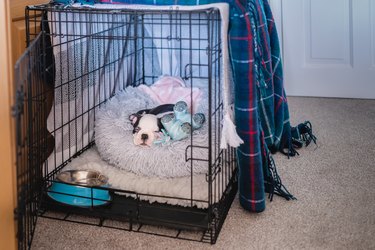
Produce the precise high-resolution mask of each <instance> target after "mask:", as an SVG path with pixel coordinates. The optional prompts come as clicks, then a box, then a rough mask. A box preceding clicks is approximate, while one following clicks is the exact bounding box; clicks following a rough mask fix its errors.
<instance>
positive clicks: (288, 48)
mask: <svg viewBox="0 0 375 250" xmlns="http://www.w3.org/2000/svg"><path fill="white" fill-rule="evenodd" d="M281 10H282V13H281V14H282V20H281V21H282V30H283V34H282V38H283V53H284V79H285V89H286V93H287V94H288V95H296V96H322V97H349V98H375V0H329V1H327V0H298V1H296V0H283V1H282V7H281Z"/></svg>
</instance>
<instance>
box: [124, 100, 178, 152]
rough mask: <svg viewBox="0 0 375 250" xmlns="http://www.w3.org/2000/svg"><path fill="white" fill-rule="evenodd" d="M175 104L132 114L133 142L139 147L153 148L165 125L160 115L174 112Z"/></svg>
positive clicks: (130, 118)
mask: <svg viewBox="0 0 375 250" xmlns="http://www.w3.org/2000/svg"><path fill="white" fill-rule="evenodd" d="M174 106H175V105H174V104H163V105H160V106H157V107H155V108H153V109H144V110H140V111H138V112H137V113H134V114H131V115H130V116H129V120H130V122H131V124H132V125H133V128H134V129H133V142H134V144H135V145H139V146H149V147H150V146H152V143H153V142H154V140H155V139H157V138H158V136H159V134H160V131H161V129H162V128H163V125H162V124H161V121H160V119H161V118H160V117H161V116H160V115H161V114H163V115H164V114H166V113H169V112H173V107H174Z"/></svg>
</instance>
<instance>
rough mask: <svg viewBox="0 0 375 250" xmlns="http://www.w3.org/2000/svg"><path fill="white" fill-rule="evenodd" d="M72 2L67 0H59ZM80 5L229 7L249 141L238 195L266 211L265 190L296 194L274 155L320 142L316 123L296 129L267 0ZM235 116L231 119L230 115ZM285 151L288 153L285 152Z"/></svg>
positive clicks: (241, 151)
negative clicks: (280, 172) (282, 177)
mask: <svg viewBox="0 0 375 250" xmlns="http://www.w3.org/2000/svg"><path fill="white" fill-rule="evenodd" d="M58 1H61V2H67V0H58ZM68 2H79V3H84V4H86V3H90V4H92V3H94V2H96V3H111V4H115V3H116V4H119V3H120V4H135V5H193V6H194V5H202V4H213V3H228V4H229V5H230V27H231V28H230V30H229V32H228V33H229V48H230V51H231V65H232V70H233V77H234V82H235V121H236V125H237V133H238V134H239V135H240V137H241V139H242V140H243V141H244V143H243V144H241V145H240V146H239V147H238V149H237V156H238V157H237V158H238V163H239V164H238V166H239V197H240V203H241V205H242V206H243V207H244V208H245V209H248V210H250V211H254V212H260V211H263V210H264V209H265V192H268V193H270V199H271V200H272V197H273V194H277V195H281V196H282V197H284V198H286V199H288V200H289V199H294V197H293V196H292V195H291V194H290V193H289V192H288V191H287V190H286V188H285V187H284V186H283V184H282V183H281V180H280V177H279V176H278V174H277V171H276V168H275V164H274V162H273V159H272V157H271V155H270V153H271V152H272V153H275V152H276V151H281V152H283V153H284V154H286V155H288V156H294V155H296V154H297V152H296V151H295V149H294V148H298V147H300V146H302V145H303V144H306V145H308V144H309V143H310V142H311V141H314V142H316V137H315V136H314V135H313V134H312V130H311V125H310V123H309V122H305V123H303V124H300V125H298V126H296V127H295V128H292V127H291V125H290V122H289V110H288V103H287V98H286V95H285V91H284V87H283V71H282V63H281V57H280V47H279V40H278V36H277V31H276V27H275V22H274V19H273V16H272V12H271V9H270V6H269V3H268V0H246V1H235V0H90V1H88V0H86V1H84V0H76V1H68ZM226 118H230V117H226ZM285 149H286V152H285V151H284V150H285Z"/></svg>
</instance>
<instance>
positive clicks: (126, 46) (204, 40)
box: [13, 4, 237, 248]
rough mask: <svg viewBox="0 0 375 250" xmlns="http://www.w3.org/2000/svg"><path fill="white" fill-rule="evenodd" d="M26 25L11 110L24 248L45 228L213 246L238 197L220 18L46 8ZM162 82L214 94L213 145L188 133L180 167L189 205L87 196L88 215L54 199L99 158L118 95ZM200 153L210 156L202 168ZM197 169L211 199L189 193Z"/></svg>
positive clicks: (157, 198) (127, 194)
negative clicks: (71, 227) (88, 156)
mask: <svg viewBox="0 0 375 250" xmlns="http://www.w3.org/2000/svg"><path fill="white" fill-rule="evenodd" d="M26 24H27V44H28V48H27V51H26V52H25V54H24V55H23V56H22V57H21V58H20V59H19V61H18V62H17V64H16V68H15V77H16V88H15V89H16V94H15V106H14V110H13V112H14V116H15V119H16V136H17V139H16V142H17V143H16V146H17V187H18V197H19V200H18V208H17V211H16V212H17V218H18V240H19V248H28V247H30V245H31V242H32V237H33V233H34V228H35V225H36V221H37V218H38V217H44V218H50V219H56V220H63V221H71V222H74V223H84V224H89V225H97V226H101V227H108V228H117V229H121V230H126V231H135V232H143V233H147V234H155V235H161V236H167V237H172V238H178V239H186V240H193V241H200V242H207V243H211V244H214V243H215V242H216V240H217V238H218V235H219V232H220V230H221V228H222V225H223V223H224V221H225V218H226V216H227V213H228V210H229V208H230V206H231V204H232V201H233V199H234V197H235V194H236V192H237V166H236V157H235V149H234V148H231V147H228V148H227V149H222V148H221V147H220V138H221V135H222V121H223V113H224V112H223V93H222V92H223V88H222V85H223V72H224V70H226V69H223V63H222V54H223V53H222V49H223V44H222V19H221V14H220V10H219V9H218V8H215V7H209V8H207V7H206V8H200V9H194V10H192V9H182V8H180V9H179V8H177V7H164V8H163V9H141V8H134V9H93V8H75V7H66V6H65V7H62V6H60V5H53V4H46V5H38V6H29V7H27V9H26ZM161 75H173V76H179V77H181V78H182V79H184V81H185V83H186V86H187V87H190V88H191V89H192V88H194V87H195V86H197V82H200V83H203V84H204V86H205V88H206V91H207V95H206V97H205V98H202V100H201V102H205V105H204V107H206V108H207V110H206V114H207V115H206V123H205V126H207V131H208V134H207V140H205V141H204V142H203V144H202V143H200V144H197V142H196V140H195V139H194V138H195V137H194V134H193V132H191V133H192V134H191V136H190V137H189V139H186V141H187V143H188V145H187V146H186V148H185V152H184V153H183V154H181V156H180V158H181V159H184V161H185V162H186V164H188V166H189V170H190V175H188V176H186V178H188V182H187V185H186V188H187V189H188V190H190V192H189V195H188V197H179V196H173V195H160V194H156V193H153V192H152V190H151V191H150V192H148V193H145V192H139V191H136V190H131V191H130V190H127V189H126V188H116V187H113V186H100V187H87V186H86V187H85V188H86V189H88V190H89V193H91V195H90V197H89V198H90V199H89V204H85V205H74V204H73V205H72V204H66V203H64V202H61V201H56V200H55V199H53V197H52V196H51V193H57V194H59V192H58V191H54V190H53V189H52V188H51V187H53V185H55V184H56V183H62V182H61V180H58V179H56V177H57V176H58V174H59V173H61V172H63V171H64V170H65V169H66V168H67V167H68V166H70V164H72V163H73V162H75V161H76V160H77V159H79V158H80V157H82V156H83V155H84V154H85V153H87V152H88V151H90V150H93V149H95V148H96V147H97V145H96V144H97V143H96V136H97V135H96V130H95V129H96V127H95V126H96V125H95V124H96V122H97V120H98V119H97V116H98V114H99V112H100V110H101V109H102V108H103V107H105V105H107V104H108V102H110V101H111V100H112V99H113V98H114V97H116V95H118V94H119V93H122V92H123V91H125V90H127V89H128V88H136V87H139V86H141V85H146V86H152V84H153V83H154V82H155V81H156V80H157V79H158V78H159V77H160V76H161ZM200 86H202V85H200ZM191 93H192V91H191ZM191 100H192V103H193V97H191ZM193 105H194V104H193ZM197 149H199V150H204V152H206V153H205V157H198V156H197V155H196V153H195V151H196V150H197ZM139 150H145V149H142V148H140V149H139ZM162 157H163V155H161V156H160V158H162ZM158 160H159V159H154V161H158ZM197 164H204V166H205V169H206V171H205V172H204V173H201V174H200V175H201V176H203V180H204V183H205V184H204V189H206V192H207V197H206V199H198V198H196V194H195V193H194V192H195V190H194V186H195V185H196V182H197V178H198V177H197V175H196V174H195V173H194V171H193V169H194V167H195V166H196V165H197ZM113 168H116V169H117V170H118V168H117V167H115V166H113ZM102 174H104V175H106V173H105V172H102ZM141 178H142V177H141V176H139V180H141ZM169 179H170V178H168V180H169ZM166 180H167V179H166ZM109 182H110V180H109ZM65 185H69V186H71V185H72V184H66V183H65ZM125 185H126V183H125ZM145 185H147V183H145ZM73 186H76V187H82V185H80V184H76V185H73ZM98 190H100V191H103V192H108V194H109V197H110V199H108V200H103V198H98V197H96V196H95V195H94V193H95V192H98ZM193 191H194V192H193ZM60 194H61V193H60ZM63 194H64V195H65V196H69V195H71V196H72V199H76V198H77V199H79V198H83V197H82V196H80V195H77V194H70V193H63ZM51 197H52V198H51ZM86 198H87V197H86ZM166 200H168V201H173V200H175V201H176V202H165V201H166ZM96 202H103V204H101V205H97V204H96ZM181 204H183V205H181Z"/></svg>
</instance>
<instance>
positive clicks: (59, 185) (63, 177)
mask: <svg viewBox="0 0 375 250" xmlns="http://www.w3.org/2000/svg"><path fill="white" fill-rule="evenodd" d="M107 186H108V178H107V177H106V176H105V175H102V174H101V173H100V172H98V171H93V170H68V171H65V172H61V173H60V174H58V175H57V177H56V181H54V182H53V183H52V185H51V187H50V188H49V191H48V196H49V197H51V198H52V199H54V200H56V201H58V202H61V203H64V204H68V205H73V206H81V207H90V206H100V205H105V204H107V203H108V202H110V201H111V197H110V195H109V192H108V190H105V189H98V188H95V187H107Z"/></svg>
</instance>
